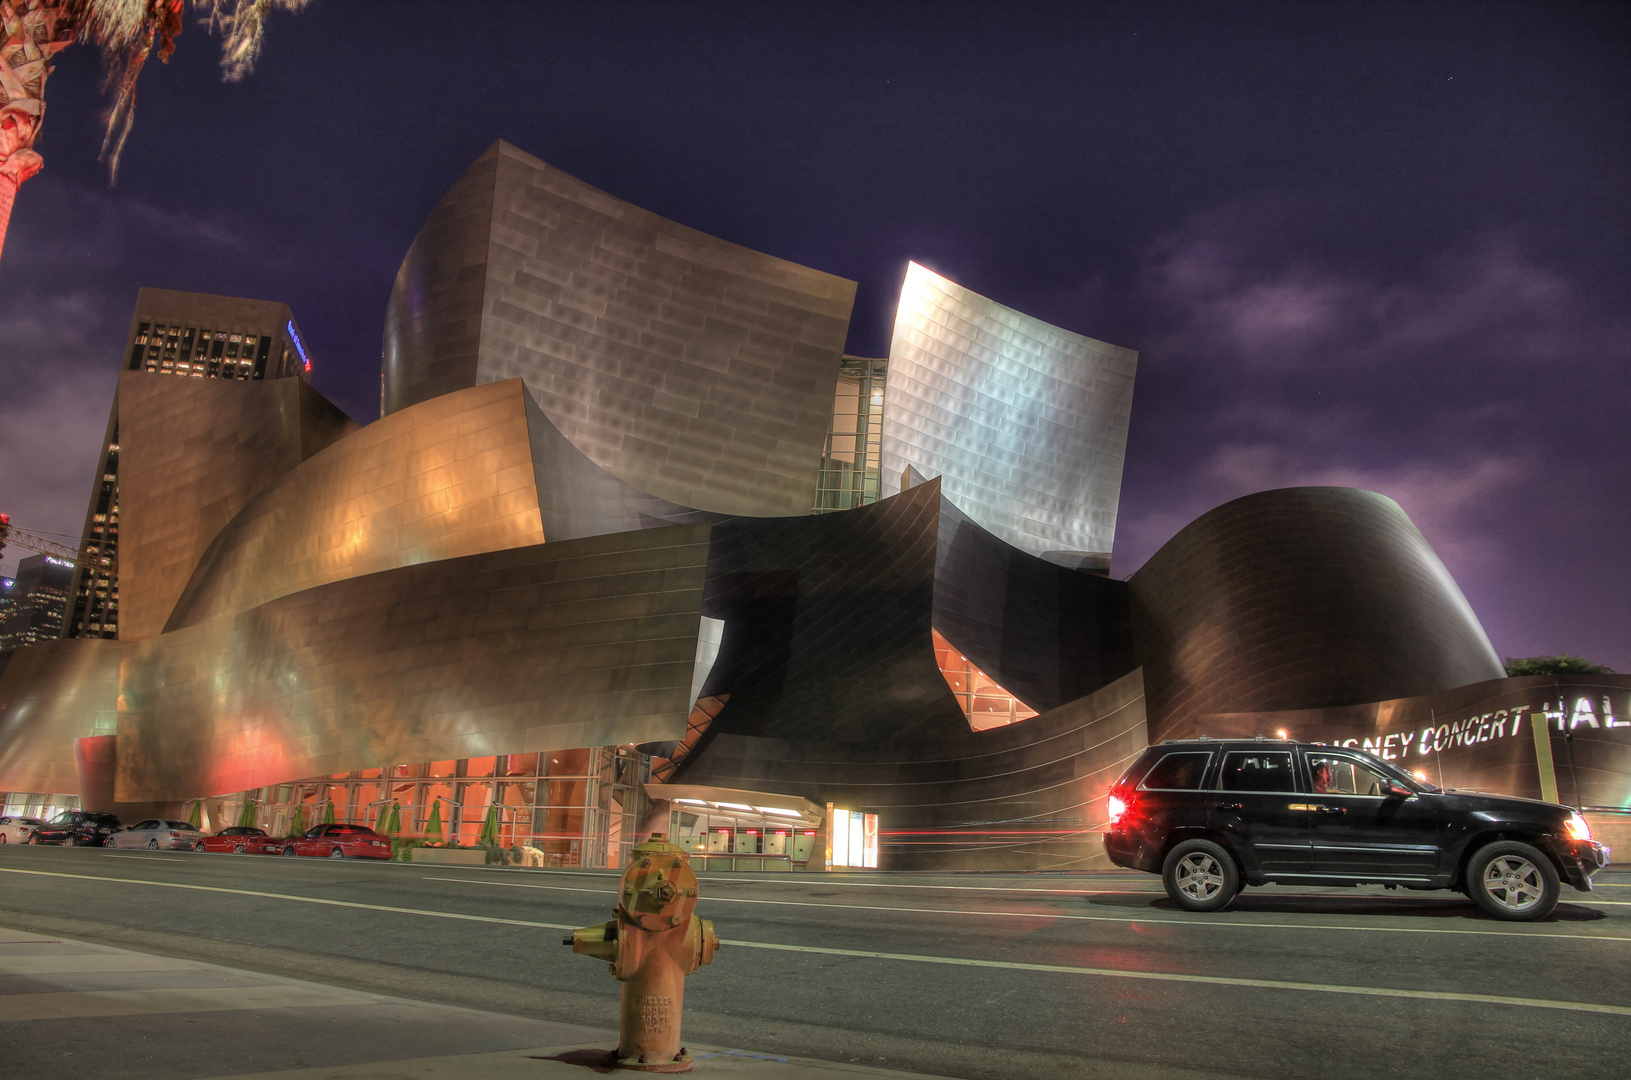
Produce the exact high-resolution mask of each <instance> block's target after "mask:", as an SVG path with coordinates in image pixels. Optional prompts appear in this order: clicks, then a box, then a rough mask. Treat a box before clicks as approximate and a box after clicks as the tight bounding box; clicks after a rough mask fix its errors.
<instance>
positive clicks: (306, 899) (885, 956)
mask: <svg viewBox="0 0 1631 1080" xmlns="http://www.w3.org/2000/svg"><path fill="white" fill-rule="evenodd" d="M0 873H5V874H31V875H34V876H37V877H59V878H79V879H82V880H86V881H105V882H111V883H114V884H119V885H149V886H153V887H156V888H167V889H192V890H194V891H197V892H218V893H231V894H234V895H237V896H259V897H265V898H267V899H270V900H292V901H295V902H298V903H304V904H322V905H325V906H328V907H346V908H363V909H366V910H369V911H392V912H396V913H398V914H403V915H425V916H429V917H432V918H437V919H462V920H465V921H468V922H484V923H499V924H502V925H505V926H532V927H538V928H540V929H545V930H575V929H577V927H573V926H568V925H566V924H563V923H545V922H529V921H527V920H524V919H501V918H497V917H495V916H491V915H465V914H462V913H459V912H452V911H429V910H424V909H421V908H404V907H391V906H388V905H385V904H360V903H356V902H354V901H350V900H328V899H324V898H321V897H315V896H291V895H288V894H286V893H269V892H259V891H256V890H253V889H226V888H221V887H220V886H216V885H187V884H183V883H181V882H176V881H142V880H139V879H136V878H110V877H103V876H101V875H99V874H66V873H61V872H58V871H51V870H15V869H11V868H9V867H0ZM454 880H457V879H454ZM483 884H485V882H483ZM1168 921H1171V920H1168ZM1175 925H1179V926H1190V925H1200V924H1191V923H1177V924H1175ZM1337 929H1348V928H1347V927H1337ZM1514 936H1518V937H1525V936H1531V935H1521V934H1520V935H1514ZM1547 936H1557V935H1547ZM1593 940H1597V939H1593ZM721 944H724V945H729V946H731V947H733V948H739V949H768V950H771V951H773V952H802V953H815V954H818V955H822V956H849V957H855V958H857V959H867V960H899V961H903V962H907V963H917V964H942V965H947V966H951V967H983V968H1000V969H1004V970H1008V971H1044V972H1052V973H1056V974H1060V975H1086V976H1090V977H1096V978H1105V979H1143V980H1147V981H1154V982H1180V983H1200V984H1204V985H1210V986H1238V987H1247V988H1255V989H1264V990H1293V991H1298V992H1303V993H1307V992H1309V991H1314V992H1318V993H1327V994H1356V995H1360V996H1367V997H1389V998H1411V999H1414V1000H1418V1001H1472V1002H1483V1003H1486V1004H1494V1005H1517V1006H1523V1007H1526V1008H1533V1009H1562V1010H1565V1011H1570V1012H1586V1013H1607V1014H1610V1015H1614V1016H1631V1006H1626V1005H1602V1004H1598V1003H1596V1002H1590V1001H1553V1000H1549V999H1546V998H1521V997H1504V996H1501V995H1497V994H1463V993H1457V992H1455V991H1450V990H1396V989H1392V988H1389V987H1381V986H1343V985H1340V984H1332V983H1299V982H1287V981H1284V980H1278V979H1241V978H1233V977H1231V976H1227V975H1188V974H1179V973H1176V972H1161V971H1123V970H1120V969H1117V968H1085V967H1068V966H1065V965H1063V964H1027V963H1024V962H1022V961H1018V960H974V959H966V958H960V957H953V956H924V955H920V954H916V953H889V952H871V951H867V950H862V949H833V948H826V947H824V946H820V945H781V944H776V943H773V942H768V941H734V940H733V941H722V942H721ZM153 992H154V991H142V993H146V994H151V993H153ZM212 992H217V993H218V991H212ZM29 996H32V995H29ZM42 996H43V995H42ZM8 997H9V995H8ZM348 1000H353V1001H354V1000H356V999H355V997H351V998H349V999H348ZM7 1004H8V1012H9V1009H10V1002H9V1001H8V1003H7ZM8 1018H9V1017H8Z"/></svg>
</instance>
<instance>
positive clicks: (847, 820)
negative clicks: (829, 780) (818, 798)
mask: <svg viewBox="0 0 1631 1080" xmlns="http://www.w3.org/2000/svg"><path fill="white" fill-rule="evenodd" d="M826 868H827V869H828V870H837V869H855V870H876V869H877V868H878V815H877V814H864V813H862V812H861V811H859V810H845V809H843V808H841V807H834V806H833V804H832V803H828V804H827V865H826Z"/></svg>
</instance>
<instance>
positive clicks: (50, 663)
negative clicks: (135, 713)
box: [0, 638, 122, 795]
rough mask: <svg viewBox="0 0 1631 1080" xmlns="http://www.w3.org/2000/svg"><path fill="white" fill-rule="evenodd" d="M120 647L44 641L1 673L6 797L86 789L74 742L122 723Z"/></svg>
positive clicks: (0, 742)
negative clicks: (119, 715) (8, 793)
mask: <svg viewBox="0 0 1631 1080" xmlns="http://www.w3.org/2000/svg"><path fill="white" fill-rule="evenodd" d="M121 655H122V650H121V646H120V643H119V642H117V641H112V640H105V639H102V638H67V639H64V640H61V641H42V642H39V643H38V644H35V645H30V646H28V647H27V648H24V649H18V650H17V651H16V652H15V653H14V654H12V657H11V663H9V664H8V665H7V666H6V669H5V671H4V672H3V673H0V791H37V792H48V793H51V794H62V795H72V794H75V793H77V792H78V791H79V777H78V774H77V772H76V771H75V768H74V740H75V739H78V738H82V737H84V736H87V735H111V734H113V733H114V731H115V730H116V728H117V726H118V724H117V719H116V713H115V711H116V709H117V708H118V702H119V659H120V656H121Z"/></svg>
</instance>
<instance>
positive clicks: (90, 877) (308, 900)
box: [0, 867, 578, 930]
mask: <svg viewBox="0 0 1631 1080" xmlns="http://www.w3.org/2000/svg"><path fill="white" fill-rule="evenodd" d="M0 874H31V875H33V876H35V877H58V878H78V879H80V880H82V881H109V882H113V883H114V884H116V885H151V886H153V887H154V888H162V889H191V890H192V891H194V892H214V893H229V894H231V895H233V896H260V897H265V898H266V899H268V900H294V901H298V902H299V903H302V904H322V905H323V906H324V907H343V908H360V909H361V910H363V911H394V912H398V913H400V914H403V915H428V916H431V917H434V918H438V919H458V920H461V921H464V922H484V923H499V924H501V925H505V926H532V927H539V928H541V929H544V930H576V929H578V928H577V927H576V926H572V925H570V924H568V923H546V922H532V921H530V920H528V919H501V918H498V917H497V916H493V915H466V914H464V913H462V912H458V911H431V910H428V909H425V908H405V907H392V906H391V905H389V904H363V903H358V902H357V901H355V900H330V899H327V898H326V897H321V896H293V895H290V894H289V893H274V892H260V891H259V890H256V889H228V888H226V887H224V886H221V885H188V884H186V883H184V882H180V881H143V880H142V879H140V878H118V877H103V876H102V875H101V874H65V873H62V872H61V871H57V870H17V869H13V868H11V867H0Z"/></svg>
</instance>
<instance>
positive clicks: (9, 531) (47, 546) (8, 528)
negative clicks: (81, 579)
mask: <svg viewBox="0 0 1631 1080" xmlns="http://www.w3.org/2000/svg"><path fill="white" fill-rule="evenodd" d="M8 543H9V544H16V545H17V546H18V547H20V548H26V549H27V550H29V551H38V552H39V553H41V554H42V555H54V556H56V557H57V558H59V559H66V560H67V561H68V562H71V563H73V564H74V565H76V566H77V565H79V564H80V563H82V562H92V563H100V564H101V565H103V566H111V565H112V564H113V560H112V559H111V558H108V557H107V556H101V557H100V558H98V557H97V556H94V555H90V554H87V553H86V552H85V551H84V550H83V549H80V548H71V547H69V546H68V545H66V544H59V543H57V542H56V541H55V540H47V539H45V537H43V536H35V535H34V534H33V533H26V532H24V531H23V530H21V529H19V528H17V527H16V526H15V525H13V524H12V523H11V515H10V514H0V551H4V550H6V545H7V544H8Z"/></svg>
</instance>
